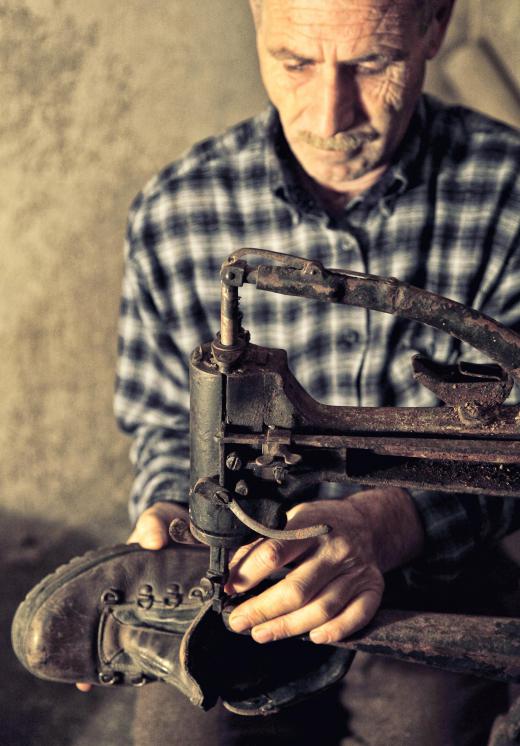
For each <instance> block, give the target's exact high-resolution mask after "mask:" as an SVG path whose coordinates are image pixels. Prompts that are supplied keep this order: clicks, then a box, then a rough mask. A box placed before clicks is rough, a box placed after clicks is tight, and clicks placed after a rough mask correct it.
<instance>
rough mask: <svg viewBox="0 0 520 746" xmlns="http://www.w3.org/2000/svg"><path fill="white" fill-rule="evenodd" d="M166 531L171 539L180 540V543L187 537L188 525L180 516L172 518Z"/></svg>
mask: <svg viewBox="0 0 520 746" xmlns="http://www.w3.org/2000/svg"><path fill="white" fill-rule="evenodd" d="M168 533H169V534H170V537H171V538H172V539H173V541H177V542H180V543H181V544H182V543H183V542H184V541H186V538H189V533H190V526H189V523H188V522H187V521H184V520H183V519H182V518H174V519H173V521H172V522H171V523H170V525H169V527H168Z"/></svg>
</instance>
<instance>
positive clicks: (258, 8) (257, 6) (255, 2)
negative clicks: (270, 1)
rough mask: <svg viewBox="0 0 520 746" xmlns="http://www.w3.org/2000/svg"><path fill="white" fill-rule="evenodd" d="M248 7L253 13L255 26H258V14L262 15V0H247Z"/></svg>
mask: <svg viewBox="0 0 520 746" xmlns="http://www.w3.org/2000/svg"><path fill="white" fill-rule="evenodd" d="M249 7H250V8H251V13H252V14H253V20H254V22H255V26H256V28H258V27H259V26H260V16H261V15H262V0H249Z"/></svg>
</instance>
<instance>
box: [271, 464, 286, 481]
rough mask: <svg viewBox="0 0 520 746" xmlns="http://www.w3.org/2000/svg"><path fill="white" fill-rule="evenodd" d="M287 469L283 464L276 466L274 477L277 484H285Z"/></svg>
mask: <svg viewBox="0 0 520 746" xmlns="http://www.w3.org/2000/svg"><path fill="white" fill-rule="evenodd" d="M285 475H286V470H285V469H284V468H283V466H275V467H274V469H273V477H274V481H275V482H276V484H283V483H284V481H285Z"/></svg>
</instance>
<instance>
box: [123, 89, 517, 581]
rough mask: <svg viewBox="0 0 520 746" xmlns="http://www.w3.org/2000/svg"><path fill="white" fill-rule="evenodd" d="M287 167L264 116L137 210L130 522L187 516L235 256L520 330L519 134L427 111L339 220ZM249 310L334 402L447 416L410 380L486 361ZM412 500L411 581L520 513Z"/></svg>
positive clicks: (249, 291)
mask: <svg viewBox="0 0 520 746" xmlns="http://www.w3.org/2000/svg"><path fill="white" fill-rule="evenodd" d="M291 158H292V156H291V154H290V152H289V150H288V147H287V144H286V142H285V139H284V137H283V133H282V131H281V127H280V124H279V120H278V116H277V114H276V112H275V111H274V110H273V109H272V108H269V109H268V110H267V111H266V112H264V113H262V114H261V115H259V116H257V117H255V118H254V119H251V120H249V121H247V122H245V123H242V124H239V125H238V126H236V127H234V128H232V129H230V130H229V131H227V132H226V133H224V134H223V135H221V136H219V137H216V138H212V139H210V140H206V141H205V142H202V143H200V144H198V145H196V146H195V147H194V148H192V149H191V150H190V152H188V153H187V154H186V155H185V156H184V157H183V158H181V159H180V160H179V161H177V162H176V163H174V164H172V165H170V166H168V167H167V168H166V169H164V170H163V171H162V172H161V173H160V174H159V175H158V176H156V177H155V178H154V179H153V180H152V181H151V182H150V183H149V184H148V185H147V187H146V188H145V189H144V191H143V192H142V193H141V194H140V195H139V196H138V197H137V199H136V200H135V202H134V204H133V206H132V208H131V212H130V220H129V228H128V244H127V259H126V271H125V277H124V285H123V299H122V304H121V319H120V340H119V367H118V377H117V390H116V399H115V410H116V416H117V419H118V422H119V425H120V427H121V428H122V429H123V430H124V431H125V432H126V433H129V434H131V435H132V436H133V438H134V443H133V447H132V450H131V459H132V462H133V463H134V465H135V469H136V478H135V482H134V488H133V492H132V496H131V503H130V511H131V516H132V518H133V519H134V520H135V519H136V518H137V516H138V515H139V514H140V513H141V512H142V511H143V510H144V509H145V508H146V507H148V506H149V505H151V504H153V503H154V502H156V501H158V500H176V501H181V502H187V496H188V487H189V485H188V467H189V453H188V412H189V396H188V358H189V355H190V353H191V351H192V350H193V348H194V347H195V346H196V345H198V344H200V343H201V342H206V341H209V340H211V339H212V338H213V336H214V334H215V332H216V331H217V330H218V328H219V307H220V306H219V301H220V296H219V292H220V283H219V268H220V265H221V263H222V261H223V260H224V259H225V258H226V257H227V255H228V254H230V253H231V252H232V251H233V250H234V249H237V248H240V247H242V246H256V247H260V248H269V249H274V250H276V251H281V252H284V253H289V254H296V255H301V256H305V257H308V258H312V259H318V260H319V261H321V262H322V263H323V264H324V265H325V266H326V267H341V268H348V269H350V270H354V271H359V272H366V273H371V274H376V275H385V276H394V277H398V278H399V279H400V280H404V281H406V282H408V283H411V284H412V285H416V286H419V287H423V288H426V289H428V290H431V291H433V292H435V293H439V294H441V295H445V296H448V297H449V298H453V299H455V300H457V301H460V302H461V303H464V304H466V305H469V306H473V307H475V308H477V309H480V310H482V311H484V312H485V313H487V314H488V315H489V316H492V317H494V318H496V319H497V320H500V321H501V322H502V323H504V324H506V325H507V326H510V327H513V328H519V329H520V303H519V300H520V276H519V273H520V253H519V251H518V248H519V243H520V240H519V236H520V218H519V216H520V179H519V175H518V164H519V163H520V136H519V135H518V133H516V132H515V131H513V130H511V129H509V128H507V127H505V126H503V125H501V124H498V123H497V122H494V121H491V120H489V119H487V118H485V117H483V116H481V115H479V114H476V113H475V112H471V111H469V110H467V109H463V108H461V107H446V106H444V105H442V104H440V103H439V102H438V101H436V100H434V99H432V98H429V97H427V96H423V97H422V99H421V100H420V102H419V104H418V106H417V110H416V112H415V114H414V117H413V118H412V121H411V123H410V127H409V130H408V133H407V135H406V137H405V138H404V140H403V143H402V144H401V146H400V148H399V151H398V152H397V153H396V156H395V158H394V162H393V164H392V166H391V167H390V168H389V169H388V170H387V172H386V173H385V175H384V176H383V177H382V178H381V179H380V181H379V182H378V183H377V184H376V185H375V186H374V187H373V188H372V189H370V190H369V191H367V192H365V193H364V194H363V195H361V196H359V197H356V198H354V199H352V200H351V201H350V202H349V204H348V205H347V207H346V208H345V210H344V212H343V214H342V215H341V217H336V218H331V217H330V216H328V215H327V214H326V213H325V212H324V210H323V209H321V208H320V206H319V205H318V204H316V202H315V201H314V200H313V199H312V197H311V196H310V195H309V194H308V193H307V192H306V191H305V190H304V189H303V188H302V186H301V185H300V184H299V183H298V182H297V180H296V177H295V175H294V167H293V163H292V160H291ZM241 296H242V299H243V302H242V310H243V312H244V326H245V327H246V328H247V329H249V330H250V331H251V338H252V341H253V342H255V343H256V344H260V345H265V346H268V347H281V348H284V349H286V350H287V351H288V354H289V363H290V366H291V368H292V370H293V372H294V373H295V375H296V377H297V378H298V380H299V381H300V382H301V383H302V385H303V386H304V387H305V388H306V389H307V391H308V392H309V393H310V394H311V395H312V396H313V397H315V398H317V399H319V400H320V401H323V402H325V403H329V404H341V405H360V406H380V405H390V406H393V405H398V406H430V405H435V404H437V403H438V402H437V400H436V399H435V397H434V395H433V394H432V393H431V392H429V391H428V390H427V389H425V388H424V387H422V386H421V385H420V384H419V383H417V382H415V381H414V380H413V379H412V376H411V367H410V359H411V357H412V355H413V354H414V353H415V352H420V353H423V354H425V355H427V356H428V357H431V358H434V359H436V360H438V361H444V362H453V361H455V360H456V359H457V358H458V357H459V356H461V355H462V356H463V357H464V359H470V360H474V361H476V360H478V358H477V357H476V354H477V353H476V352H475V350H473V349H472V348H465V346H464V345H461V344H460V343H459V342H458V341H457V340H455V339H454V338H452V337H450V336H449V335H447V334H443V333H440V332H438V331H437V330H435V329H432V328H430V327H427V326H424V325H421V324H416V323H411V322H407V321H403V320H400V319H398V318H396V317H394V316H391V315H387V314H382V313H377V312H369V311H366V310H365V309H361V308H349V307H345V306H335V305H329V304H325V303H320V302H318V301H310V300H304V299H298V298H291V297H286V296H280V295H275V294H273V293H265V292H262V291H259V290H256V289H255V288H254V287H250V286H248V287H244V288H243V289H242V290H241ZM413 498H414V500H415V504H416V506H417V509H418V511H419V514H420V516H421V519H422V521H423V524H424V528H425V532H426V552H425V555H424V558H423V560H421V562H418V563H416V564H415V565H414V569H413V572H412V573H411V575H410V577H412V576H413V577H415V581H416V582H420V579H421V577H423V576H424V575H425V574H426V576H430V577H431V576H432V575H435V576H438V577H443V578H449V577H452V576H454V574H456V572H457V568H458V567H459V566H460V565H461V563H462V561H463V560H464V559H465V558H466V557H468V556H469V554H470V552H471V551H472V550H473V549H474V548H475V547H476V546H478V545H482V543H483V542H486V541H489V540H494V539H496V538H498V537H499V536H502V535H503V534H505V533H506V532H507V531H509V530H512V529H513V528H514V527H516V526H517V525H519V516H520V504H519V508H518V509H516V507H515V506H516V504H517V503H516V502H515V501H514V500H513V499H500V498H489V497H488V498H486V497H485V496H482V497H480V498H479V497H475V496H460V495H452V494H447V493H442V494H441V493H433V492H415V493H414V494H413ZM412 579H413V578H412Z"/></svg>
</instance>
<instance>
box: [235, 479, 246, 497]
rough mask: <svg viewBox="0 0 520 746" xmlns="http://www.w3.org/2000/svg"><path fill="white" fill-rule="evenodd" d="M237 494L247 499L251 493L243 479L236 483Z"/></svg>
mask: <svg viewBox="0 0 520 746" xmlns="http://www.w3.org/2000/svg"><path fill="white" fill-rule="evenodd" d="M235 492H237V493H238V494H239V495H242V497H246V495H247V494H248V493H249V487H248V486H247V483H246V482H245V481H244V480H243V479H241V480H240V481H238V482H237V483H236V485H235Z"/></svg>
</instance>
